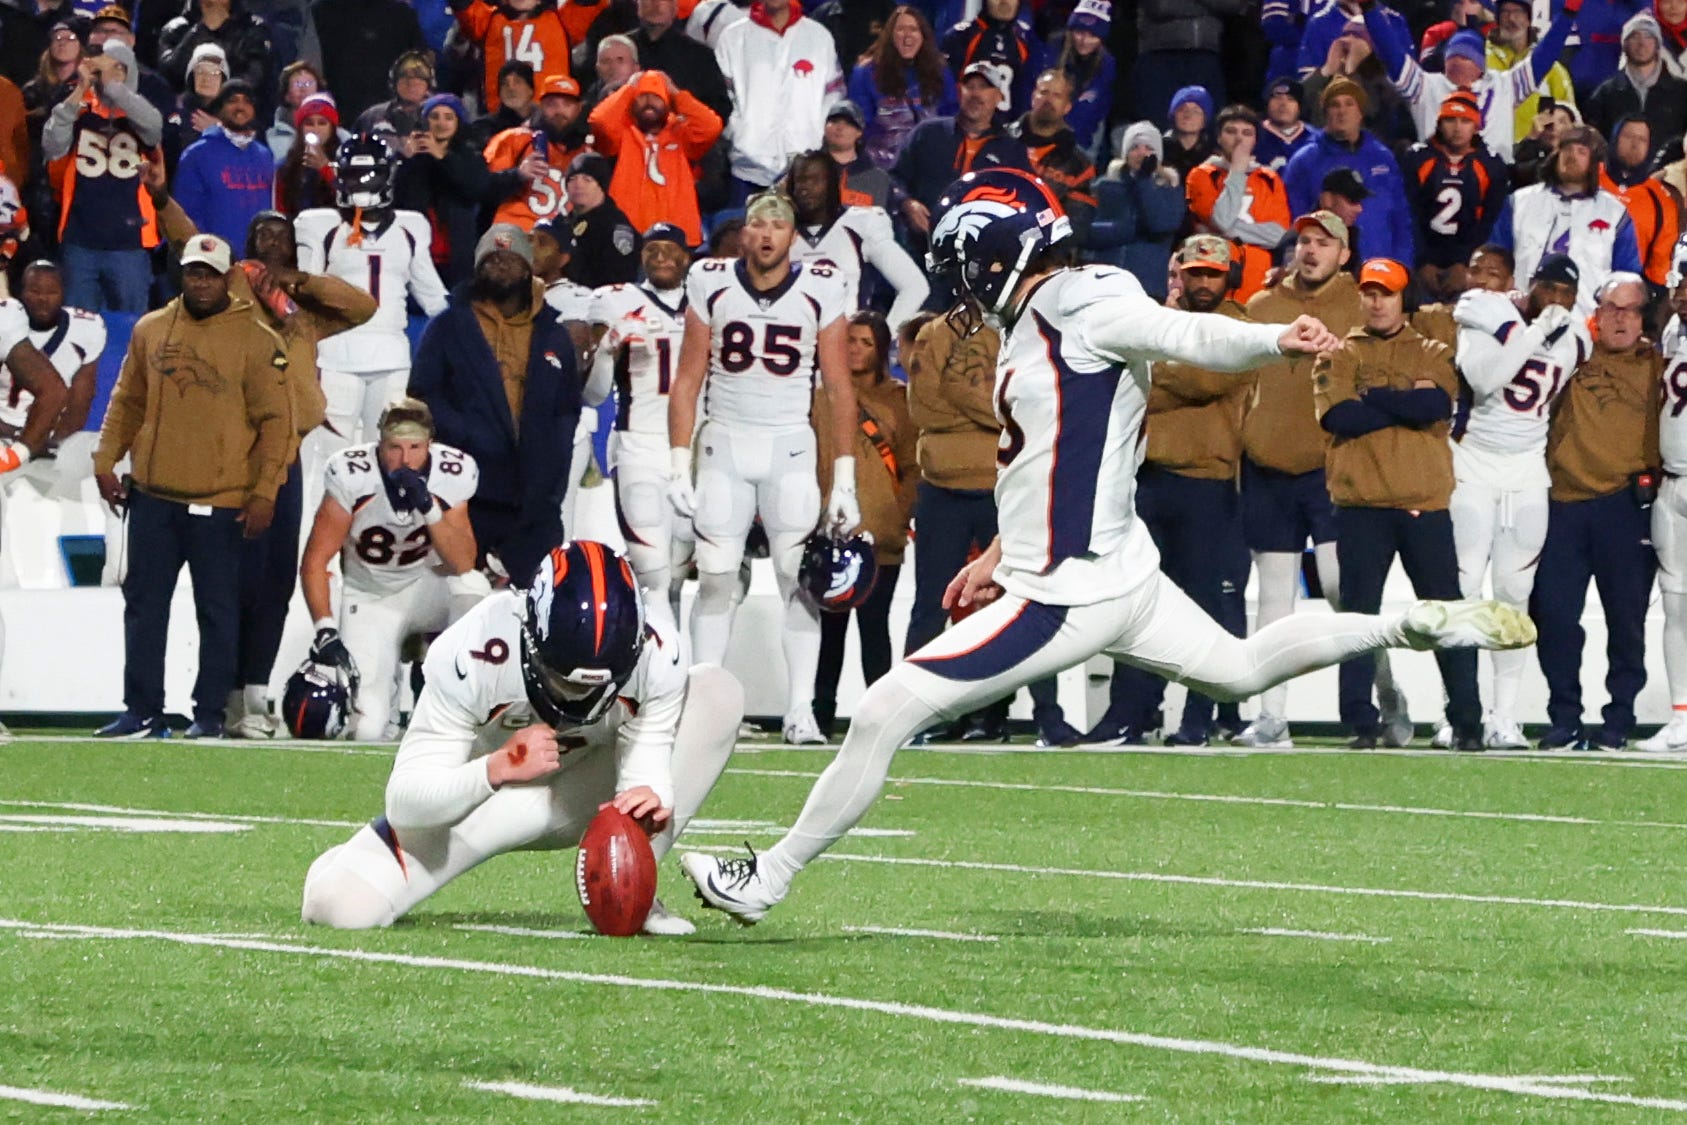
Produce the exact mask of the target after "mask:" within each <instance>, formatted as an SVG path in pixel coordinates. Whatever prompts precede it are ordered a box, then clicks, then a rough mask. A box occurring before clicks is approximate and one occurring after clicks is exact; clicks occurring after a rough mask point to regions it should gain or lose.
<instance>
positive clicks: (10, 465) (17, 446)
mask: <svg viewBox="0 0 1687 1125" xmlns="http://www.w3.org/2000/svg"><path fill="white" fill-rule="evenodd" d="M27 464H29V446H27V445H25V444H24V443H23V442H21V441H13V440H12V439H11V438H0V473H9V472H11V471H12V470H13V469H21V468H23V467H24V466H25V465H27Z"/></svg>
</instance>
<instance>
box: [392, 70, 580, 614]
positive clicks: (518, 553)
mask: <svg viewBox="0 0 1687 1125" xmlns="http://www.w3.org/2000/svg"><path fill="white" fill-rule="evenodd" d="M553 81H554V79H553ZM580 388H581V380H580V376H579V375H578V373H577V370H576V366H575V362H574V342H573V340H572V339H570V337H569V335H568V330H567V328H566V327H565V326H564V325H563V323H562V321H561V320H560V319H559V317H558V316H557V312H556V310H555V309H553V308H551V307H550V306H549V305H547V304H546V303H545V301H544V296H543V292H542V289H541V287H540V284H539V283H538V281H537V280H536V279H535V278H534V276H533V244H532V240H531V239H530V238H529V237H528V235H527V233H526V232H525V231H523V230H521V229H520V228H519V227H514V226H510V225H509V224H507V223H496V224H494V225H493V226H492V227H491V228H490V229H489V230H487V232H486V233H485V234H484V235H482V236H481V239H480V243H479V244H478V245H477V246H476V247H475V268H474V277H473V279H472V280H471V281H470V283H469V284H468V285H467V286H461V287H459V288H458V289H457V291H456V292H454V293H453V294H452V295H451V303H450V305H449V306H448V307H447V308H446V310H445V312H443V313H441V314H440V315H439V316H437V317H435V318H434V319H433V321H432V322H431V323H430V324H429V325H428V327H427V331H425V332H424V333H423V334H422V340H421V343H420V344H419V345H418V346H417V348H416V364H415V367H414V368H412V369H411V373H410V394H411V395H412V396H413V397H415V398H419V399H421V400H422V401H423V402H425V403H427V404H428V406H429V407H430V408H431V409H432V410H433V415H434V422H435V425H436V436H437V437H438V439H439V440H440V441H442V442H445V443H446V444H448V445H452V446H455V447H456V448H458V449H460V450H462V451H463V452H464V453H467V454H470V455H471V456H473V457H474V459H475V461H476V463H477V464H478V465H479V466H480V490H479V491H478V492H477V493H476V494H475V498H474V499H473V500H471V501H469V521H470V523H472V524H473V526H474V534H475V540H476V543H477V545H478V547H479V551H480V554H479V557H478V559H477V560H476V561H477V563H478V564H480V565H483V566H485V565H488V562H489V560H495V562H494V563H493V564H492V565H493V566H494V568H495V569H502V570H503V571H504V572H507V573H508V574H509V576H510V578H511V580H512V581H513V582H516V583H521V582H524V581H525V580H526V579H527V578H528V577H529V576H530V575H531V574H532V572H533V568H534V567H535V566H537V565H538V562H539V560H540V559H541V558H543V557H544V554H545V552H546V551H548V550H550V548H551V547H553V546H555V545H556V543H557V542H558V541H559V540H560V539H561V538H562V535H563V527H562V498H563V493H564V491H565V489H566V487H567V482H568V477H569V463H570V461H571V459H572V452H573V447H574V431H575V429H576V428H578V426H579V422H580Z"/></svg>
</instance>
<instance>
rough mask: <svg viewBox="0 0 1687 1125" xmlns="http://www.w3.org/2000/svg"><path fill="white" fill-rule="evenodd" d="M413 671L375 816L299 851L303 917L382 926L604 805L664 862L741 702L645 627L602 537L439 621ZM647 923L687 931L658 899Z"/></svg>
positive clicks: (664, 630) (665, 631)
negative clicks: (417, 684) (412, 705)
mask: <svg viewBox="0 0 1687 1125" xmlns="http://www.w3.org/2000/svg"><path fill="white" fill-rule="evenodd" d="M426 669H427V686H426V687H425V688H424V689H423V690H422V697H421V699H420V700H418V701H417V704H416V714H415V717H414V718H413V719H412V720H411V723H410V729H409V730H408V731H406V732H405V735H404V742H403V744H402V745H401V746H400V747H399V749H398V759H397V761H396V762H394V764H393V771H392V777H391V778H390V779H389V780H388V782H387V793H386V815H384V816H382V817H380V818H379V819H377V820H375V821H374V822H373V823H372V824H370V825H369V826H368V827H365V828H363V829H360V830H359V831H358V833H357V834H356V835H355V836H353V837H352V838H351V839H350V840H349V841H347V842H346V843H344V844H341V845H339V846H337V847H334V848H330V849H329V850H328V851H327V852H325V853H324V854H323V855H322V856H321V857H320V858H318V859H317V861H316V862H315V863H313V864H312V865H311V868H310V873H309V874H308V875H306V876H305V891H304V910H303V916H304V920H305V921H307V922H318V923H321V924H323V925H329V926H334V927H337V928H340V929H365V928H368V927H371V926H386V925H390V924H392V923H393V922H394V921H395V920H397V919H399V918H402V917H403V916H404V915H405V914H406V913H408V912H409V911H410V910H411V909H412V908H414V907H415V906H416V904H417V903H420V902H421V901H422V900H423V899H425V898H427V897H428V896H429V895H431V894H433V893H434V891H436V890H438V889H439V888H440V887H442V886H444V885H445V884H446V883H448V882H450V881H451V880H452V879H454V878H456V877H457V876H458V875H461V874H462V873H463V872H465V871H467V870H468V869H469V868H471V867H474V866H475V865H476V864H478V863H481V862H483V861H484V860H487V859H490V858H491V857H493V856H495V855H499V854H501V853H503V852H509V851H515V850H516V849H518V848H519V849H535V850H537V849H546V850H548V849H555V848H571V847H574V846H575V845H576V844H578V843H579V841H580V837H581V835H582V834H583V833H584V832H585V830H586V826H587V824H589V823H590V822H591V819H592V817H593V816H595V815H596V814H597V811H598V809H599V808H600V807H602V805H603V804H604V803H605V802H613V803H614V805H615V806H616V807H617V808H619V809H620V810H621V811H622V812H625V813H627V814H628V815H629V816H632V817H634V818H637V819H639V820H640V821H641V822H642V823H644V825H645V826H646V828H647V830H652V831H655V832H656V837H655V839H654V840H653V841H652V846H653V847H654V849H655V851H656V855H657V857H658V858H660V857H661V856H662V855H663V854H664V853H666V852H667V850H668V849H669V848H670V847H671V846H672V845H673V841H674V838H675V837H676V836H678V835H679V833H681V832H683V831H684V830H685V825H686V822H687V821H689V820H690V819H691V816H692V814H693V813H695V812H696V811H697V809H698V807H699V806H700V805H701V804H702V803H703V798H704V796H706V795H707V794H708V792H709V790H710V789H711V788H712V787H713V786H714V783H715V779H716V778H718V777H719V776H720V771H721V770H722V768H724V767H725V765H726V760H727V758H728V757H729V756H730V755H731V753H732V744H733V740H734V739H735V738H736V737H737V734H738V724H739V721H740V720H741V719H742V717H743V711H744V705H743V704H744V694H743V689H742V688H740V687H739V686H738V682H737V681H736V680H734V679H733V678H732V677H731V676H730V675H728V674H727V673H726V672H724V671H722V670H721V669H720V668H717V667H714V666H712V665H700V666H698V667H695V668H692V669H691V671H690V673H689V674H688V673H687V672H686V669H685V667H684V666H683V665H682V664H681V663H680V646H679V641H678V637H677V635H676V634H675V633H674V631H673V630H672V628H671V627H669V626H667V625H665V624H662V623H650V624H647V623H646V621H645V617H644V602H643V599H642V598H641V597H640V595H639V591H638V585H637V582H636V581H635V580H634V578H633V572H632V568H631V567H629V566H628V565H627V563H626V560H624V559H623V558H621V556H619V555H617V554H616V553H615V552H613V551H611V550H610V549H609V548H607V547H605V546H603V544H601V543H564V544H563V545H561V546H560V547H557V548H555V549H553V550H552V551H551V553H550V554H549V555H548V556H547V557H546V559H545V560H544V561H543V562H542V563H541V564H540V566H539V571H538V573H537V574H536V575H535V576H534V578H533V583H532V585H531V586H529V587H527V588H526V589H525V590H523V589H508V590H501V591H499V592H498V593H496V594H493V595H492V596H491V597H489V598H487V599H486V600H485V601H483V602H481V603H480V605H478V606H476V607H475V608H474V609H473V610H472V611H470V613H469V614H468V615H467V616H465V617H464V618H463V619H462V620H461V621H459V622H457V623H456V624H455V625H453V626H452V627H451V628H450V629H448V630H446V631H445V633H444V635H443V636H441V637H440V638H439V639H438V640H437V641H435V642H434V645H433V647H432V649H431V650H430V652H429V653H428V660H427V666H426ZM556 885H557V886H558V887H559V888H560V887H562V886H564V885H565V881H564V880H563V879H561V878H558V879H557V880H556ZM644 928H645V932H646V933H660V934H686V933H690V932H692V928H693V927H692V926H691V923H689V922H687V921H686V920H685V919H683V918H678V917H676V916H674V915H671V914H668V913H667V911H666V910H664V909H662V907H661V904H660V903H658V904H657V906H656V908H655V909H653V910H652V911H651V915H650V918H649V919H648V920H646V922H645V926H644Z"/></svg>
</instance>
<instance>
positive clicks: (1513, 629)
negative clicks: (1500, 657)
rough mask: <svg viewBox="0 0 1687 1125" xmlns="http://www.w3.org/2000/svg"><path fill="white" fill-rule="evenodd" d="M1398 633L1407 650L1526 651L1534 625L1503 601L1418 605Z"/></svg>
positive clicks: (1533, 633) (1422, 603) (1520, 612)
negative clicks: (1478, 649) (1471, 649)
mask: <svg viewBox="0 0 1687 1125" xmlns="http://www.w3.org/2000/svg"><path fill="white" fill-rule="evenodd" d="M1400 632H1401V635H1402V637H1403V639H1404V640H1405V642H1406V644H1407V646H1408V647H1411V648H1415V649H1418V650H1420V651H1421V650H1425V649H1448V648H1485V649H1509V648H1527V647H1528V646H1530V645H1532V644H1534V643H1535V623H1534V622H1533V621H1531V620H1529V615H1528V614H1527V613H1525V612H1523V611H1522V610H1520V609H1518V608H1517V607H1516V606H1512V605H1506V604H1505V603H1504V602H1496V601H1480V600H1477V599H1466V600H1464V601H1456V602H1453V601H1446V602H1419V603H1417V604H1416V605H1414V606H1413V607H1412V608H1411V609H1409V610H1407V611H1406V616H1405V617H1404V618H1403V619H1402V620H1401V622H1400Z"/></svg>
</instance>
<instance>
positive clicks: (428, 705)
mask: <svg viewBox="0 0 1687 1125" xmlns="http://www.w3.org/2000/svg"><path fill="white" fill-rule="evenodd" d="M522 613H523V604H522V594H521V593H520V592H519V591H515V590H500V591H498V592H497V593H495V594H493V595H492V596H490V597H488V598H486V599H485V600H483V601H482V602H481V603H480V604H479V605H477V606H475V607H474V608H473V609H472V610H470V611H469V612H468V613H467V614H465V615H464V616H463V618H462V619H461V620H460V621H458V622H457V623H456V624H455V625H452V626H451V627H450V628H449V629H447V630H446V631H445V632H444V633H442V634H440V636H439V638H438V639H437V640H435V641H434V642H433V644H432V645H431V646H429V649H428V658H427V662H426V663H425V664H424V666H423V671H424V672H425V674H426V677H427V686H426V687H425V688H423V690H422V696H421V698H420V699H419V700H417V702H416V711H415V714H414V715H413V716H412V717H411V719H410V726H409V728H408V729H407V730H406V731H405V733H404V741H403V743H402V744H400V746H399V748H398V757H397V759H396V760H395V761H394V763H393V776H394V778H397V777H398V776H399V774H401V773H403V772H405V771H408V770H416V771H429V772H431V773H433V774H434V775H435V778H436V780H437V781H438V783H439V784H438V785H436V786H430V789H431V790H432V793H431V795H432V796H433V797H434V798H435V799H436V800H439V801H442V802H444V803H446V804H454V805H457V806H458V807H459V808H460V813H459V815H458V817H457V818H456V819H461V818H462V816H466V815H467V814H468V813H469V812H470V811H472V810H473V809H474V808H475V806H477V805H479V804H480V803H481V802H482V801H484V800H485V799H486V798H487V797H489V796H491V794H492V789H491V786H490V785H488V784H487V781H486V769H485V767H484V766H483V765H481V764H480V760H481V759H482V758H484V757H486V755H488V754H490V753H492V752H493V751H495V750H497V749H498V747H500V746H501V745H503V743H504V742H505V741H506V740H507V739H508V738H509V736H510V734H511V733H512V732H514V731H516V730H519V729H520V728H522V727H524V726H527V725H529V724H531V723H532V722H534V721H535V720H534V719H533V717H532V711H531V707H530V705H529V704H528V702H527V689H526V687H525V685H524V684H523V683H522V674H521V625H522ZM686 674H687V668H686V667H685V666H684V665H682V664H681V663H680V646H679V640H678V638H677V637H676V636H675V635H674V634H673V632H672V631H671V628H670V627H669V626H666V625H664V624H662V623H659V622H657V623H651V624H649V625H648V626H647V636H646V640H645V645H644V652H643V654H642V655H641V656H640V657H639V662H638V666H637V667H636V668H635V669H634V670H633V674H632V676H631V677H630V678H629V679H628V681H627V682H626V683H625V684H623V685H622V686H621V692H620V695H619V697H618V698H617V701H616V703H615V704H614V705H613V706H612V707H610V709H609V712H608V713H607V714H606V715H604V717H603V718H601V719H599V720H598V721H597V722H595V723H593V724H591V725H590V726H585V727H577V728H573V729H570V730H563V731H558V732H557V740H558V742H559V743H561V747H562V749H563V751H564V754H563V758H562V762H563V768H562V770H561V772H559V773H557V774H555V775H554V776H553V778H552V779H551V781H550V784H553V785H566V784H568V777H569V769H568V767H569V764H570V760H571V757H574V758H583V757H585V755H571V753H570V752H571V751H578V750H581V749H584V748H587V747H592V748H601V749H610V750H612V752H613V753H614V754H615V758H616V775H617V780H616V785H615V788H616V791H617V792H623V791H625V790H627V789H631V788H633V787H635V786H639V785H648V786H649V787H650V788H651V789H653V790H655V791H656V793H657V795H658V796H660V797H661V798H662V803H663V804H664V805H667V806H669V807H670V808H671V807H672V806H673V803H674V785H673V778H672V774H671V770H670V759H671V757H672V755H673V747H674V733H675V731H677V730H678V729H679V719H680V712H681V711H682V710H683V709H684V706H685V685H686ZM390 812H391V810H389V814H390Z"/></svg>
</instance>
